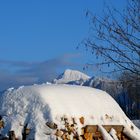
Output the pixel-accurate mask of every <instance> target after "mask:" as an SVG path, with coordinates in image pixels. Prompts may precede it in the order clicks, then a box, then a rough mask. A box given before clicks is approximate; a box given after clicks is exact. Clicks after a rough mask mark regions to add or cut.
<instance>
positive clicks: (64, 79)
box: [53, 69, 90, 85]
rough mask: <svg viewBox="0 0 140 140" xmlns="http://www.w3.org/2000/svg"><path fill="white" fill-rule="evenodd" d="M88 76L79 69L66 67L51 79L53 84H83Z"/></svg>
mask: <svg viewBox="0 0 140 140" xmlns="http://www.w3.org/2000/svg"><path fill="white" fill-rule="evenodd" d="M88 79H90V77H89V76H88V75H86V74H84V73H82V72H80V71H76V70H70V69H67V70H65V71H64V73H62V74H61V75H59V76H58V77H57V78H56V79H54V80H53V83H55V84H72V85H83V83H84V82H85V81H87V80H88Z"/></svg>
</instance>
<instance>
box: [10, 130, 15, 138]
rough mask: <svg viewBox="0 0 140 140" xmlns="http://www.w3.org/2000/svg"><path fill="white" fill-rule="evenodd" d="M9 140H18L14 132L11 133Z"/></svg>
mask: <svg viewBox="0 0 140 140" xmlns="http://www.w3.org/2000/svg"><path fill="white" fill-rule="evenodd" d="M9 140H16V135H15V132H14V131H9Z"/></svg>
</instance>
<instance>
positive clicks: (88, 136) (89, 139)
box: [84, 133, 93, 140]
mask: <svg viewBox="0 0 140 140" xmlns="http://www.w3.org/2000/svg"><path fill="white" fill-rule="evenodd" d="M84 138H85V140H93V133H85V134H84Z"/></svg>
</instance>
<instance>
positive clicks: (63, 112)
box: [0, 84, 139, 140]
mask: <svg viewBox="0 0 140 140" xmlns="http://www.w3.org/2000/svg"><path fill="white" fill-rule="evenodd" d="M0 110H1V112H0V113H1V114H3V115H5V117H4V119H5V121H6V124H7V128H6V129H5V130H3V131H4V133H7V131H9V129H10V128H11V129H13V130H15V131H16V134H17V135H18V136H20V135H21V131H22V128H23V125H25V124H26V123H28V124H29V125H30V127H32V128H34V129H35V133H34V135H35V137H36V139H42V140H43V139H46V138H44V137H43V135H44V134H45V132H46V130H47V128H46V125H45V123H46V122H47V121H49V122H54V123H56V124H58V127H62V125H63V124H62V122H61V118H62V117H66V118H68V120H69V121H71V120H72V118H75V120H76V122H77V124H78V126H79V128H81V127H83V126H85V125H90V124H91V125H105V124H107V125H115V124H116V125H124V126H127V127H130V126H131V125H133V124H132V123H131V121H130V120H129V119H128V118H127V117H126V115H125V114H124V113H123V111H122V110H121V108H120V107H119V105H118V104H117V103H116V101H115V100H114V99H113V98H112V97H111V96H110V95H109V94H107V93H106V92H104V91H101V90H98V89H94V88H89V87H82V86H70V85H53V84H52V85H48V84H43V85H33V86H26V87H20V88H18V89H9V90H7V91H6V92H5V93H3V94H2V96H1V97H0ZM80 117H83V118H84V120H85V121H84V124H80V122H79V118H80ZM21 124H22V125H21ZM134 127H135V126H134ZM17 128H18V129H17ZM135 129H136V133H137V132H139V130H138V129H137V128H135Z"/></svg>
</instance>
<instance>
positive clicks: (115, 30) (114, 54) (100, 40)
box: [83, 0, 140, 78]
mask: <svg viewBox="0 0 140 140" xmlns="http://www.w3.org/2000/svg"><path fill="white" fill-rule="evenodd" d="M86 16H88V17H89V18H90V23H91V24H90V25H91V35H90V36H89V37H88V38H87V39H85V40H84V41H83V42H84V45H85V47H86V48H87V49H88V50H90V51H91V52H92V53H93V54H95V55H96V56H98V58H99V57H101V58H103V59H101V62H100V63H98V64H97V65H101V66H103V65H108V66H110V65H114V66H113V67H114V69H113V72H118V71H121V72H123V71H127V72H128V73H129V74H130V76H133V75H135V76H136V75H137V76H138V77H139V78H140V0H127V7H126V8H125V9H124V10H123V11H122V12H120V11H119V10H117V9H115V8H109V7H106V11H105V12H104V15H103V16H102V17H98V16H94V15H93V14H92V13H91V12H90V11H88V12H87V13H86ZM88 65H92V64H89V63H88Z"/></svg>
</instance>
